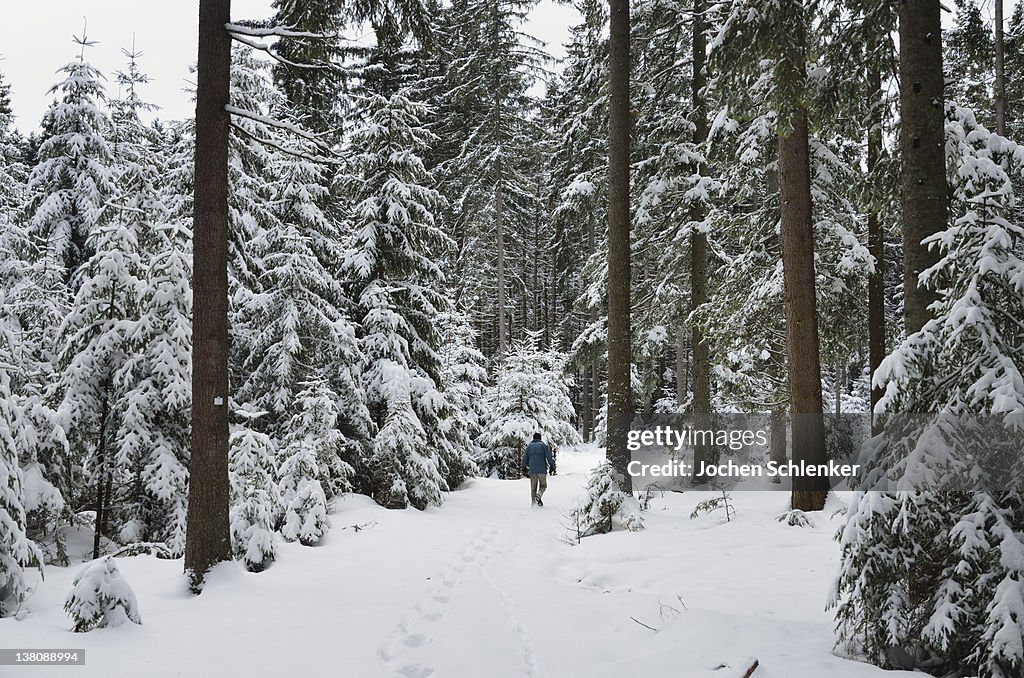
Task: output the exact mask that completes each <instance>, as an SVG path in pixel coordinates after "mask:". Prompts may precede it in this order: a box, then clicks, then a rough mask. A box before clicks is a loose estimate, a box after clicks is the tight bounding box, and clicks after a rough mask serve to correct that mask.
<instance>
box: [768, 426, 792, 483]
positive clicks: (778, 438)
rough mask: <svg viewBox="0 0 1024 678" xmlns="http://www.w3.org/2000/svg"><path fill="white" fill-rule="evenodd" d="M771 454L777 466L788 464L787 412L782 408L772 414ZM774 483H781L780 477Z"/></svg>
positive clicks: (775, 478) (774, 479)
mask: <svg viewBox="0 0 1024 678" xmlns="http://www.w3.org/2000/svg"><path fill="white" fill-rule="evenodd" d="M770 435H771V453H770V456H769V458H770V459H771V461H774V462H775V463H776V464H785V463H786V458H787V456H788V455H787V454H786V442H787V436H786V411H785V410H783V409H782V408H775V409H773V410H772V412H771V431H770ZM773 482H776V483H781V482H782V479H781V478H779V477H778V476H775V477H774V478H773Z"/></svg>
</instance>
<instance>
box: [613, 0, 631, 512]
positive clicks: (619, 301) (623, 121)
mask: <svg viewBox="0 0 1024 678" xmlns="http://www.w3.org/2000/svg"><path fill="white" fill-rule="evenodd" d="M608 4H609V17H610V34H609V42H608V62H609V63H608V84H609V87H608V93H609V110H608V136H609V138H608V441H607V443H608V447H607V450H608V451H607V455H608V459H609V460H610V461H611V462H612V465H613V466H614V467H615V470H616V471H617V472H618V473H619V474H621V476H622V482H623V486H622V489H623V491H625V492H630V491H632V482H631V479H630V477H629V473H628V472H627V470H626V467H627V465H628V464H629V459H630V454H629V450H628V449H627V448H626V438H627V435H628V432H629V426H630V421H631V419H632V412H633V408H632V393H631V388H630V386H631V385H630V371H631V370H630V364H631V353H632V349H631V345H630V332H631V327H630V242H629V240H630V238H629V230H630V214H629V151H630V133H631V124H630V110H629V66H630V61H629V49H630V46H629V1H628V0H609V3H608Z"/></svg>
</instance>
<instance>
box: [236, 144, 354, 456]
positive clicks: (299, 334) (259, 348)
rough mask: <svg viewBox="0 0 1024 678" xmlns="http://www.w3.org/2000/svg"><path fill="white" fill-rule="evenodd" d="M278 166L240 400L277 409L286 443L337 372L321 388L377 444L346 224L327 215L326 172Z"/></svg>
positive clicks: (275, 425)
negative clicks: (302, 412) (354, 312)
mask: <svg viewBox="0 0 1024 678" xmlns="http://www.w3.org/2000/svg"><path fill="white" fill-rule="evenodd" d="M268 169H269V171H270V174H271V178H272V182H273V183H272V184H271V186H270V187H269V188H270V191H271V202H270V203H269V204H270V211H271V212H272V216H273V222H272V225H271V226H270V227H269V228H267V229H266V230H264V231H262V232H261V234H260V237H259V238H258V239H257V240H256V241H255V242H253V243H251V245H250V251H251V253H252V255H253V257H254V260H255V261H258V262H259V264H258V265H259V267H260V274H259V276H258V280H256V281H255V283H254V284H255V285H256V287H255V289H253V290H252V292H253V293H252V294H249V295H247V296H246V297H245V302H244V305H243V307H244V309H245V317H244V320H241V321H240V322H242V323H244V324H242V325H241V326H240V327H239V330H241V332H242V334H244V335H245V343H246V345H247V355H245V356H244V357H243V363H242V367H243V370H244V373H245V374H246V380H245V382H244V383H243V384H242V385H241V387H240V388H239V397H240V398H242V399H244V400H247V401H249V402H252V403H253V404H254V405H256V406H258V407H260V408H261V409H265V410H267V411H268V412H269V413H270V417H269V418H268V422H266V423H265V425H268V426H269V427H270V428H269V430H270V431H272V432H273V435H274V436H275V438H277V439H278V440H283V438H284V435H285V430H286V427H287V425H288V421H289V419H290V418H291V417H292V416H293V415H294V414H296V413H297V412H299V410H298V409H297V407H299V406H301V402H300V398H299V394H300V392H301V391H303V389H304V384H305V383H307V382H309V381H310V380H314V379H318V378H319V377H320V376H321V375H328V376H329V379H328V380H327V381H326V382H323V383H322V384H321V386H322V387H323V388H326V389H329V390H330V391H331V397H332V398H333V399H334V400H335V401H336V402H338V403H339V404H343V406H342V407H340V408H339V412H338V414H339V415H340V422H339V423H340V424H341V425H342V426H343V428H344V429H345V430H346V431H349V432H350V433H349V435H351V437H352V441H351V445H350V447H352V448H353V451H354V448H355V447H356V446H358V445H360V444H362V443H364V442H365V440H366V439H367V438H368V437H369V434H370V422H369V414H368V412H367V410H366V407H365V404H364V396H363V390H362V388H361V387H360V384H359V376H358V369H359V362H360V351H359V347H358V344H357V341H356V331H355V328H354V327H353V325H352V323H351V322H350V321H349V320H348V318H347V317H346V316H345V314H344V313H343V312H342V310H341V309H342V308H344V307H345V306H347V305H348V304H347V300H346V299H345V296H344V293H343V291H342V289H341V285H340V284H339V283H338V282H337V278H338V268H339V266H340V265H341V260H342V258H343V256H344V253H343V252H342V250H341V244H340V243H341V234H340V232H339V229H338V225H337V224H336V223H335V222H334V220H333V219H332V218H331V217H330V216H329V215H328V214H327V213H326V211H325V203H326V201H327V199H328V197H329V196H328V192H327V189H326V188H324V187H323V184H324V183H325V182H324V179H323V177H322V174H323V168H322V167H321V166H319V165H317V164H316V163H314V162H313V161H311V160H307V159H304V158H296V157H294V156H291V155H287V154H284V153H277V154H275V155H274V157H273V159H272V162H271V165H270V167H269V168H268ZM349 456H350V455H349Z"/></svg>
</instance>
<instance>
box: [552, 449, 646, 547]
mask: <svg viewBox="0 0 1024 678" xmlns="http://www.w3.org/2000/svg"><path fill="white" fill-rule="evenodd" d="M615 476H616V473H615V469H614V468H612V465H611V462H608V461H604V462H601V463H600V464H599V465H598V466H597V467H595V468H594V470H593V471H591V472H590V476H588V478H587V486H586V488H584V494H583V496H582V497H580V498H579V499H578V500H577V501H576V503H575V504H574V505H573V507H572V509H570V510H569V519H570V520H571V521H572V524H573V526H574V528H575V529H576V530H577V535H576V537H577V539H582V538H583V537H589V536H591V535H594V534H603V533H606V532H611V531H612V529H614V524H615V521H616V519H617V520H618V522H619V524H620V525H621V526H622V527H623V528H624V529H626V530H629V531H630V532H637V531H639V530H642V529H643V527H644V519H643V516H641V515H640V503H639V502H638V501H637V500H636V499H635V498H634V497H632V496H630V495H628V494H626V493H625V492H623V491H622V490H620V489H619V483H618V481H617V480H616V478H615Z"/></svg>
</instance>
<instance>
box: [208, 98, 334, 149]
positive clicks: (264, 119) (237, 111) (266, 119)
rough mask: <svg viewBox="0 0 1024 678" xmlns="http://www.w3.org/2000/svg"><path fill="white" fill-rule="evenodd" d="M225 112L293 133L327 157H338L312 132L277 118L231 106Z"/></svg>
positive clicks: (226, 107)
mask: <svg viewBox="0 0 1024 678" xmlns="http://www.w3.org/2000/svg"><path fill="white" fill-rule="evenodd" d="M224 110H226V111H227V112H228V113H230V114H231V115H237V116H238V117H240V118H248V119H249V120H252V121H254V122H258V123H261V124H263V125H266V126H268V127H274V128H276V129H281V130H284V131H286V132H291V133H292V134H294V135H295V136H297V137H299V138H300V139H305V140H306V141H308V142H309V143H311V144H313V145H314V146H316V147H317V148H319V149H320V150H321V151H323V152H324V153H326V154H327V155H331V156H336V155H337V153H335V152H334V149H332V148H331V147H330V146H328V145H327V144H325V143H324V142H323V140H322V139H320V138H319V137H318V136H317V135H315V134H312V133H310V132H307V131H306V130H304V129H302V128H301V127H299V126H298V125H293V124H292V123H290V122H285V121H283V120H278V119H277V118H271V117H270V116H267V115H260V114H259V113H253V112H252V111H247V110H245V109H244V108H238V107H237V106H232V105H230V104H228V105H227V106H225V107H224Z"/></svg>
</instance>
